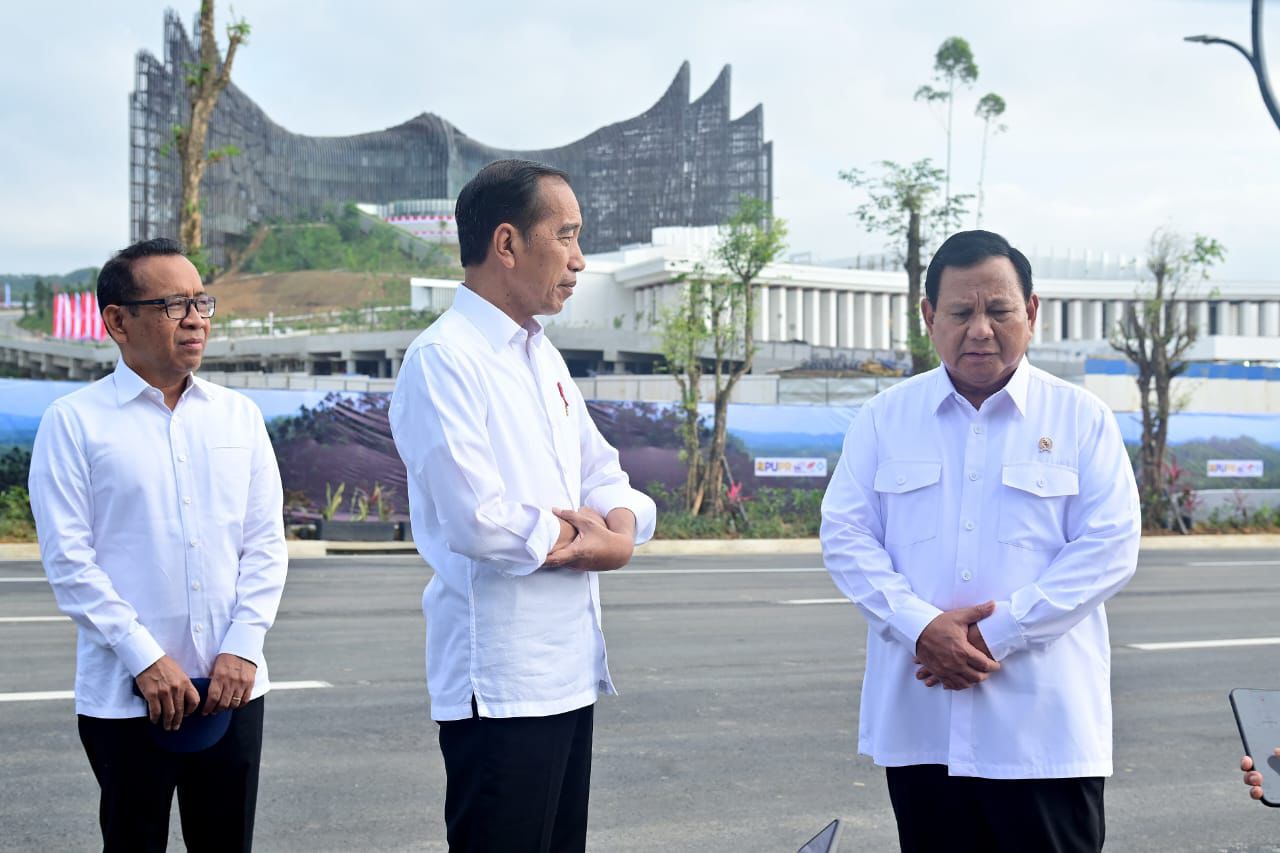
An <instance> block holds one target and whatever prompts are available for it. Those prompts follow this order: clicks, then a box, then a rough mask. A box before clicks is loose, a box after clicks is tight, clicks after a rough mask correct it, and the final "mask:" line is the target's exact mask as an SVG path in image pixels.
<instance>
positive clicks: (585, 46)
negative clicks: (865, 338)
mask: <svg viewBox="0 0 1280 853" xmlns="http://www.w3.org/2000/svg"><path fill="white" fill-rule="evenodd" d="M167 5H170V4H166V3H164V2H151V0H130V2H128V3H101V2H96V0H62V2H59V3H57V4H52V5H49V6H45V5H44V4H40V3H21V4H9V8H7V9H6V13H5V20H6V39H5V50H4V51H3V52H0V117H3V123H2V124H0V127H2V128H3V131H2V132H0V272H3V273H62V272H68V271H70V270H72V269H75V268H78V267H84V266H97V265H100V264H101V263H102V262H103V261H104V260H105V259H106V258H107V257H108V256H109V254H110V253H111V252H112V251H114V250H116V249H119V248H121V247H122V246H124V245H125V244H126V243H127V242H128V238H129V221H128V215H129V214H128V201H129V198H128V193H129V188H128V131H129V128H128V121H129V115H128V96H129V93H130V91H131V90H132V88H133V79H134V78H133V75H134V56H135V54H136V52H137V51H139V50H147V51H150V52H152V53H153V54H155V55H156V56H158V57H159V56H162V51H163V44H162V39H163V32H164V30H163V13H164V10H165V8H166V6H167ZM1270 5H1271V6H1272V7H1273V8H1272V9H1270V10H1269V12H1268V14H1269V15H1270V20H1269V21H1268V24H1267V28H1266V34H1267V38H1268V39H1269V41H1270V44H1271V45H1272V46H1273V49H1272V50H1271V52H1270V54H1271V64H1272V66H1273V67H1277V66H1280V48H1277V47H1275V45H1280V4H1276V3H1273V4H1270ZM174 8H177V10H178V11H179V13H180V14H181V16H182V18H183V20H184V21H186V22H187V24H188V28H190V22H191V21H192V19H193V18H194V16H195V14H196V11H197V9H198V2H197V0H185V5H181V6H175V7H174ZM234 11H235V13H236V15H237V16H241V17H244V18H245V19H247V20H248V21H249V23H250V24H251V26H252V30H253V31H252V36H251V39H250V42H249V44H248V45H247V46H246V47H244V48H243V49H242V50H241V52H240V53H239V55H238V57H237V59H236V62H235V65H234V68H233V75H232V76H233V79H234V80H235V81H236V83H237V85H239V86H240V88H241V89H243V90H244V91H245V92H246V93H247V94H248V95H249V96H250V97H251V98H253V99H254V100H255V101H257V102H258V104H259V105H261V106H262V107H263V109H265V111H266V112H267V114H268V115H269V116H271V117H272V118H273V119H274V120H275V121H276V122H277V123H279V124H280V125H282V126H284V127H285V128H287V129H289V130H291V131H294V132H297V133H302V134H308V135H316V136H343V135H348V134H356V133H363V132H369V131H374V130H379V129H382V128H386V127H391V126H394V125H397V124H400V123H402V122H404V121H406V120H408V119H410V118H412V117H413V116H415V115H417V114H419V113H422V112H431V113H435V114H437V115H439V116H442V117H443V118H445V119H446V120H448V121H450V122H452V123H453V124H454V125H455V126H457V127H458V128H460V129H461V130H463V131H464V132H465V133H467V134H469V135H470V136H472V137H474V138H476V139H478V140H479V141H481V142H484V143H486V144H489V145H493V146H496V147H503V148H514V149H535V148H544V147H554V146H560V145H564V144H567V143H569V142H572V141H574V140H576V139H579V138H581V137H582V136H585V135H586V134H588V133H590V132H591V131H592V130H594V129H596V128H597V127H600V126H602V125H605V124H610V123H613V122H616V121H620V120H623V119H626V118H630V117H632V116H635V115H637V114H639V113H641V112H643V111H644V110H645V109H647V108H648V107H650V106H651V105H652V104H653V103H654V102H655V101H656V100H657V99H658V97H659V96H660V95H661V94H662V93H663V92H664V91H665V90H666V88H667V86H668V85H669V84H670V82H671V79H672V77H674V75H675V73H676V71H677V69H678V68H679V66H680V63H681V62H682V61H684V60H686V59H687V60H688V61H689V62H690V63H691V66H692V81H693V86H692V88H693V94H694V97H697V96H698V95H700V94H701V93H702V91H704V90H705V89H706V87H707V86H709V85H710V83H711V82H712V80H714V79H715V76H716V75H717V74H718V73H719V71H720V69H721V67H722V66H724V65H726V64H729V65H732V67H733V72H732V73H733V83H732V92H733V99H732V111H733V114H734V116H735V117H736V116H737V115H740V114H742V113H744V112H746V111H747V110H749V109H751V108H752V107H754V106H755V105H756V104H758V103H759V104H763V105H764V123H765V137H766V139H771V140H772V141H773V145H774V148H773V150H774V192H775V198H774V210H775V213H776V214H778V215H779V216H781V217H783V218H784V219H786V220H787V222H788V226H789V229H790V240H789V244H790V249H789V251H790V252H791V253H795V254H797V255H800V254H804V253H807V256H808V257H809V258H811V259H813V260H817V261H830V260H834V259H839V258H847V257H851V256H854V255H859V254H873V253H877V252H880V251H882V250H883V249H884V248H885V239H884V238H883V237H882V236H880V235H877V234H868V233H866V232H865V231H864V230H863V229H862V227H861V226H860V225H859V223H858V221H857V220H856V219H855V218H854V217H853V216H852V215H851V213H852V211H853V210H854V209H855V208H856V207H857V206H858V205H859V204H860V203H861V202H862V201H863V200H864V197H863V196H861V195H860V194H859V192H858V191H856V190H854V189H853V188H851V187H849V186H848V185H847V184H845V183H843V182H842V181H841V180H840V179H839V177H838V173H839V172H840V170H842V169H848V168H851V167H862V168H874V167H875V164H877V163H878V162H879V161H881V160H886V159H888V160H896V161H899V162H910V161H914V160H917V159H920V158H923V157H931V158H933V159H934V161H935V162H937V163H939V164H940V163H941V162H942V161H943V160H945V157H946V140H945V133H944V122H943V120H942V112H941V110H940V109H938V108H937V107H930V106H929V105H926V104H922V103H919V102H915V101H914V100H913V98H912V95H913V93H914V92H915V90H916V89H917V88H918V87H919V86H920V85H921V84H924V83H930V82H932V67H933V57H934V53H935V51H936V50H937V48H938V46H939V45H940V44H941V43H942V41H943V40H945V39H946V38H948V37H950V36H960V37H963V38H965V39H967V40H968V41H969V43H970V45H971V47H972V49H973V52H974V57H975V59H976V61H977V64H978V67H979V78H978V80H977V82H976V84H975V86H974V87H973V88H972V89H970V90H961V91H960V92H959V93H958V94H957V97H956V104H955V119H954V147H953V152H952V158H953V174H952V186H953V189H954V190H955V191H957V192H974V191H976V182H977V176H978V167H979V158H980V147H981V140H982V124H981V122H980V121H979V120H978V119H977V118H975V117H974V115H973V108H974V105H975V104H976V102H977V99H978V98H979V97H980V96H981V95H983V94H986V93H987V92H996V93H998V94H999V95H1001V96H1002V97H1003V98H1004V99H1005V100H1006V102H1007V103H1008V110H1007V112H1006V113H1005V115H1004V116H1003V118H1002V121H1003V123H1004V124H1005V125H1006V126H1007V128H1008V129H1007V131H1006V132H1004V133H1002V134H999V135H997V136H995V137H993V138H992V139H991V141H990V143H989V149H988V159H987V168H986V186H985V195H986V203H985V207H984V214H983V226H984V227H987V228H990V229H992V230H996V231H1000V232H1001V233H1003V234H1005V235H1006V236H1007V237H1008V238H1009V239H1010V240H1011V241H1012V242H1013V243H1014V244H1015V245H1017V246H1019V247H1021V248H1023V249H1024V251H1027V252H1028V254H1032V255H1038V256H1045V255H1048V254H1050V253H1053V254H1055V255H1057V256H1059V257H1061V256H1062V255H1063V254H1065V253H1066V252H1067V251H1070V252H1072V254H1073V255H1074V256H1077V257H1078V256H1079V255H1080V254H1081V253H1082V252H1084V251H1086V250H1087V251H1090V252H1092V253H1094V255H1095V256H1096V255H1097V254H1098V253H1101V252H1107V253H1109V254H1110V255H1111V256H1112V257H1114V256H1116V255H1118V254H1119V255H1134V254H1140V253H1141V252H1142V250H1143V247H1144V245H1145V244H1146V242H1147V240H1148V238H1149V237H1150V235H1151V232H1152V231H1153V230H1154V229H1155V228H1157V227H1171V228H1175V229H1178V230H1180V231H1183V232H1186V233H1204V234H1207V235H1210V236H1213V237H1215V238H1217V239H1218V240H1219V241H1220V242H1221V243H1222V244H1223V245H1224V246H1225V247H1226V249H1227V258H1226V262H1225V263H1224V264H1223V265H1221V267H1220V268H1219V269H1218V270H1217V272H1216V274H1215V278H1218V279H1220V280H1262V281H1276V282H1278V287H1280V265H1278V264H1277V263H1276V262H1275V260H1274V258H1275V251H1274V250H1275V247H1276V245H1277V240H1276V237H1277V219H1278V217H1277V213H1280V128H1277V127H1276V126H1275V125H1274V124H1273V123H1272V122H1271V119H1270V117H1269V115H1268V114H1267V112H1266V109H1265V107H1264V106H1263V103H1262V99H1261V97H1260V95H1259V93H1258V88H1257V84H1256V81H1255V79H1254V77H1253V74H1252V70H1251V69H1250V67H1249V66H1248V64H1247V63H1246V62H1245V61H1244V60H1243V58H1242V57H1240V56H1239V55H1238V54H1237V53H1235V52H1234V51H1232V50H1229V49H1228V48H1225V47H1220V46H1219V47H1206V46H1201V45H1193V44H1186V43H1184V42H1183V41H1182V37H1183V36H1186V35H1193V34H1197V33H1209V34H1213V35H1218V36H1222V37H1225V38H1232V39H1235V40H1237V41H1239V42H1241V43H1244V44H1246V45H1247V44H1248V42H1249V38H1250V33H1249V2H1248V0H1106V2H1103V0H1074V2H1069V3H1066V2H1060V0H1059V2H1052V3H1050V2H1045V0H970V2H963V0H916V2H902V3H885V2H873V0H839V2H822V0H789V2H786V3H784V2H779V0H773V2H758V0H648V2H645V3H636V2H631V0H618V2H612V3H600V2H598V0H592V1H591V2H581V1H580V0H560V2H557V3H514V2H483V1H482V0H475V2H470V3H444V2H439V0H435V2H431V0H363V2H360V3H353V2H349V0H310V2H306V3H302V2H286V0H238V2H236V3H235V4H234ZM227 12H228V7H227V4H226V3H225V2H219V4H218V8H217V14H218V21H219V32H221V28H222V24H223V23H224V22H225V21H226V16H227ZM223 43H224V44H225V40H224V42H223ZM1277 73H1280V72H1277ZM1278 85H1280V81H1278ZM967 224H971V223H967ZM586 227H588V228H589V227H590V223H589V222H588V223H586Z"/></svg>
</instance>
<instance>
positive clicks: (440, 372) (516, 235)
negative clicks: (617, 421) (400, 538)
mask: <svg viewBox="0 0 1280 853" xmlns="http://www.w3.org/2000/svg"><path fill="white" fill-rule="evenodd" d="M456 214H457V215H456V219H457V222H458V243H459V246H460V249H461V256H462V257H461V260H462V266H463V267H464V269H465V270H466V279H465V281H464V282H463V283H462V284H461V285H460V286H459V287H458V290H457V295H456V296H455V297H454V302H453V307H452V308H451V309H450V310H449V311H447V312H445V313H444V315H443V316H441V317H440V319H438V320H437V321H436V322H435V323H433V324H432V325H431V327H430V328H428V329H427V330H426V331H425V332H423V333H422V334H421V335H420V336H419V337H418V338H417V340H415V341H414V342H413V344H412V345H411V346H410V347H409V349H408V350H407V351H406V352H405V356H404V361H403V365H402V367H401V369H400V374H399V376H398V378H397V379H396V389H395V394H394V395H393V396H392V400H391V412H390V418H391V429H392V433H393V434H394V436H395V441H396V447H397V449H398V450H399V452H400V455H401V457H402V458H403V459H404V463H405V467H406V469H407V472H408V483H409V508H410V515H411V518H412V523H413V537H414V541H415V542H417V543H418V551H419V552H420V553H421V554H422V556H423V558H424V559H425V560H426V561H427V562H428V563H429V564H430V565H431V567H432V569H433V570H434V571H435V576H434V577H433V578H432V579H431V582H430V583H429V584H428V585H427V589H426V592H425V593H424V594H423V598H422V609H423V612H424V614H425V615H426V619H427V687H428V690H429V692H430V694H431V716H432V718H433V719H434V720H436V721H438V722H439V724H440V750H441V752H442V754H443V756H444V763H445V772H446V775H447V790H446V793H445V824H446V829H447V834H448V841H449V849H450V850H451V851H454V853H457V851H470V853H482V851H494V853H522V851H540V853H548V851H556V853H563V852H564V851H581V850H583V849H585V845H586V831H587V801H588V793H589V788H590V778H591V735H592V720H593V709H594V706H595V701H596V699H597V697H598V695H599V694H600V693H601V692H603V693H606V694H611V693H615V692H616V691H615V690H614V687H613V682H612V681H611V680H610V677H609V668H608V664H607V660H606V657H605V646H604V635H603V634H602V633H601V627H600V625H601V622H600V590H599V581H598V579H597V575H596V572H597V571H607V570H611V569H617V568H621V567H622V566H624V565H626V563H627V562H628V561H629V560H630V559H631V552H632V548H633V547H634V546H635V545H637V544H639V543H641V542H644V541H646V540H647V539H649V537H650V536H652V535H653V528H654V521H655V517H656V510H655V507H654V504H653V501H652V500H650V499H649V498H648V497H647V496H646V495H644V494H642V493H640V492H638V491H636V490H634V489H632V488H631V486H630V484H629V482H628V479H627V475H626V474H625V473H624V472H623V471H622V469H621V468H620V467H619V465H618V454H617V451H615V450H614V449H613V448H612V447H610V446H609V444H608V443H607V442H606V441H605V440H604V438H603V437H602V436H601V435H600V433H599V431H598V430H597V429H596V427H595V424H593V423H592V421H591V416H590V415H589V414H588V412H587V408H586V405H585V403H584V402H583V399H582V396H581V394H580V393H579V392H578V388H577V385H575V384H574V382H573V380H572V379H571V378H570V376H569V370H568V368H567V367H566V365H565V362H564V359H563V358H561V356H560V353H559V352H557V351H556V349H555V347H554V346H552V345H551V343H550V342H549V341H548V340H547V339H546V336H545V334H544V333H543V328H542V325H541V324H540V323H539V322H538V321H537V320H536V319H534V316H535V315H548V314H555V313H557V312H559V311H560V309H561V308H563V307H564V303H565V300H566V299H568V298H569V297H570V296H571V295H572V294H573V288H574V286H575V284H576V280H577V274H578V273H579V272H580V271H581V270H582V269H583V268H584V266H585V261H584V259H583V256H582V250H581V248H580V247H579V245H578V237H579V234H580V233H581V230H582V214H581V213H580V212H579V208H578V202H577V199H576V197H575V196H574V193H573V190H572V189H571V188H570V186H569V178H568V175H566V174H565V173H564V172H562V171H560V170H558V169H552V168H550V167H547V166H543V165H540V164H537V163H532V162H528V161H523V160H499V161H497V162H494V163H490V164H489V165H487V166H485V167H484V168H483V169H481V170H480V172H479V173H478V174H477V175H476V176H475V177H474V178H473V179H472V180H471V181H470V182H469V183H468V184H467V185H466V186H465V187H463V188H462V191H461V193H459V195H458V202H457V210H456ZM574 507H578V509H574Z"/></svg>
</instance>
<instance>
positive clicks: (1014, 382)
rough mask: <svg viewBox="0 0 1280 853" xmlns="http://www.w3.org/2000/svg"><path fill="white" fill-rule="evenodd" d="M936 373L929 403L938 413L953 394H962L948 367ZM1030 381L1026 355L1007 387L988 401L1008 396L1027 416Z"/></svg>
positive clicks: (944, 366) (939, 368)
mask: <svg viewBox="0 0 1280 853" xmlns="http://www.w3.org/2000/svg"><path fill="white" fill-rule="evenodd" d="M935 371H936V375H935V376H934V379H933V388H932V390H931V392H930V400H929V402H930V403H931V404H932V405H933V411H935V412H936V411H938V407H939V406H941V405H942V404H943V402H944V401H946V400H948V399H950V398H951V396H952V395H953V394H955V395H958V394H959V393H960V392H959V391H957V390H956V386H955V385H954V384H953V383H952V382H951V374H949V373H947V368H946V365H942V364H940V365H938V366H937V368H935ZM1030 380H1031V363H1030V362H1029V361H1027V357H1026V356H1025V355H1024V356H1022V360H1021V361H1019V362H1018V366H1017V368H1016V369H1015V370H1014V371H1013V375H1012V376H1010V377H1009V381H1008V382H1006V383H1005V386H1004V387H1003V388H1001V389H1000V390H999V391H997V392H996V393H994V394H992V395H991V396H990V397H988V398H987V399H988V400H994V399H995V398H996V397H998V396H1000V395H1001V394H1007V395H1008V397H1009V399H1010V400H1012V401H1013V405H1014V406H1015V407H1016V408H1017V410H1018V413H1019V414H1021V415H1026V413H1027V388H1028V386H1029V384H1030ZM984 405H985V404H984Z"/></svg>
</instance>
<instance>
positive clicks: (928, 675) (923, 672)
mask: <svg viewBox="0 0 1280 853" xmlns="http://www.w3.org/2000/svg"><path fill="white" fill-rule="evenodd" d="M968 636H969V645H971V646H973V647H974V648H976V649H977V650H978V651H980V652H982V653H983V654H984V655H986V656H987V657H989V658H991V659H992V660H995V658H994V657H992V655H991V649H989V648H987V641H986V640H985V639H983V637H982V632H981V631H980V630H978V623H977V622H974V623H973V624H971V625H970V626H969V634H968ZM916 663H920V659H919V658H916ZM916 678H917V679H918V680H920V681H923V682H924V686H925V687H934V686H936V685H939V684H941V683H942V679H941V678H939V677H938V676H936V675H934V674H933V673H932V672H931V671H930V670H929V668H928V667H925V666H922V667H920V668H919V669H917V670H916Z"/></svg>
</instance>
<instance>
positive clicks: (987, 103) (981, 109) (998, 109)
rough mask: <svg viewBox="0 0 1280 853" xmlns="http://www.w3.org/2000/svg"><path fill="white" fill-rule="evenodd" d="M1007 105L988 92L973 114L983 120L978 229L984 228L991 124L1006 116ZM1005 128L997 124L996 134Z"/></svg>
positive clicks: (1000, 98)
mask: <svg viewBox="0 0 1280 853" xmlns="http://www.w3.org/2000/svg"><path fill="white" fill-rule="evenodd" d="M1004 110H1005V103H1004V98H1002V97H1000V96H999V95H997V94H996V93H995V92H988V93H987V94H985V95H983V96H982V97H981V98H979V99H978V106H977V107H976V108H975V109H974V111H973V113H974V115H976V116H977V117H978V118H980V119H982V159H981V160H980V161H979V163H978V217H977V227H979V228H981V227H982V202H983V195H982V183H983V181H984V180H985V179H986V176H987V139H988V138H989V137H990V136H991V130H992V128H991V122H992V121H993V120H995V119H998V118H999V117H1000V116H1002V115H1004ZM1005 130H1006V128H1005V126H1004V125H1003V124H1000V123H998V122H997V123H996V126H995V132H996V133H1003V132H1004V131H1005Z"/></svg>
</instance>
